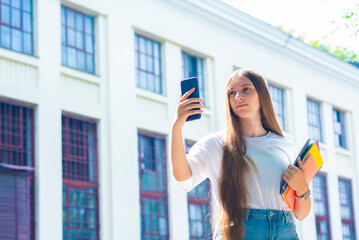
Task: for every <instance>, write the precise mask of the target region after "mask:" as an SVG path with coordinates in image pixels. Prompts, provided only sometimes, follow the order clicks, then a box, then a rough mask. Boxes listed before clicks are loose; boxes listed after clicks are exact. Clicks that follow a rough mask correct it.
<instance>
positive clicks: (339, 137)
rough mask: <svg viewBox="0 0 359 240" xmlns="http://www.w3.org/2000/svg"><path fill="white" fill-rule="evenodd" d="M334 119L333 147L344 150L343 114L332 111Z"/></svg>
mask: <svg viewBox="0 0 359 240" xmlns="http://www.w3.org/2000/svg"><path fill="white" fill-rule="evenodd" d="M333 119H334V141H335V146H337V147H342V148H346V147H347V146H346V141H345V128H344V113H343V112H342V111H339V110H336V109H333Z"/></svg>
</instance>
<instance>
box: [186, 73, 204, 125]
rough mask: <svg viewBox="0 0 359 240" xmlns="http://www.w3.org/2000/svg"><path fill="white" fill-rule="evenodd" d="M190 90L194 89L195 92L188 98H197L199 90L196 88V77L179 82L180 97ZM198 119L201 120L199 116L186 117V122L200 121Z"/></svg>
mask: <svg viewBox="0 0 359 240" xmlns="http://www.w3.org/2000/svg"><path fill="white" fill-rule="evenodd" d="M192 88H195V90H194V92H193V93H192V94H191V95H189V97H188V98H199V88H198V79H197V77H191V78H187V79H184V80H182V81H181V93H182V96H183V95H184V94H185V93H186V92H188V91H189V90H191V89H192ZM195 110H200V108H195ZM200 118H201V114H194V115H191V116H188V118H187V119H186V122H188V121H192V120H196V119H200Z"/></svg>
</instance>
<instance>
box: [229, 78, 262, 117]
mask: <svg viewBox="0 0 359 240" xmlns="http://www.w3.org/2000/svg"><path fill="white" fill-rule="evenodd" d="M228 99H229V104H230V106H231V109H232V111H233V112H234V114H235V115H236V116H237V117H239V118H242V119H244V118H249V119H256V118H258V117H259V116H260V103H259V97H258V93H257V91H256V89H255V87H254V85H253V83H252V81H251V80H249V79H248V78H247V77H246V76H244V75H241V76H240V77H238V76H235V77H233V78H232V81H231V82H230V84H229V86H228Z"/></svg>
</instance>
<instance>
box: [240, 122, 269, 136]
mask: <svg viewBox="0 0 359 240" xmlns="http://www.w3.org/2000/svg"><path fill="white" fill-rule="evenodd" d="M240 123H241V130H242V134H243V136H246V137H261V136H264V135H266V134H267V133H268V131H267V130H265V129H264V127H263V125H262V122H261V120H260V119H257V120H253V119H241V120H240Z"/></svg>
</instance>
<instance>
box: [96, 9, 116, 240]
mask: <svg viewBox="0 0 359 240" xmlns="http://www.w3.org/2000/svg"><path fill="white" fill-rule="evenodd" d="M95 29H97V31H96V32H97V34H96V36H95V39H96V42H97V45H100V46H102V47H99V48H97V49H96V50H97V51H96V54H97V57H96V59H98V61H97V62H98V64H97V66H96V69H97V71H98V72H97V74H98V75H100V76H101V85H100V86H101V96H100V102H101V105H102V107H101V110H102V112H101V118H100V119H101V120H100V121H99V122H98V124H97V127H98V128H97V129H98V131H97V136H98V141H97V143H98V146H97V147H98V150H99V151H98V160H99V163H98V164H99V169H98V171H99V215H100V219H99V221H100V222H99V224H100V238H101V239H113V237H112V236H113V232H112V231H113V224H112V201H111V199H112V189H111V186H112V184H111V161H109V159H111V154H110V151H111V144H110V134H111V128H110V126H109V124H108V123H109V115H110V111H109V109H108V104H109V97H108V89H109V88H108V72H107V69H108V68H107V64H108V61H107V59H108V52H107V48H106V47H104V46H107V40H108V33H107V19H106V17H105V16H103V15H99V16H98V17H97V18H96V28H95Z"/></svg>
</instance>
